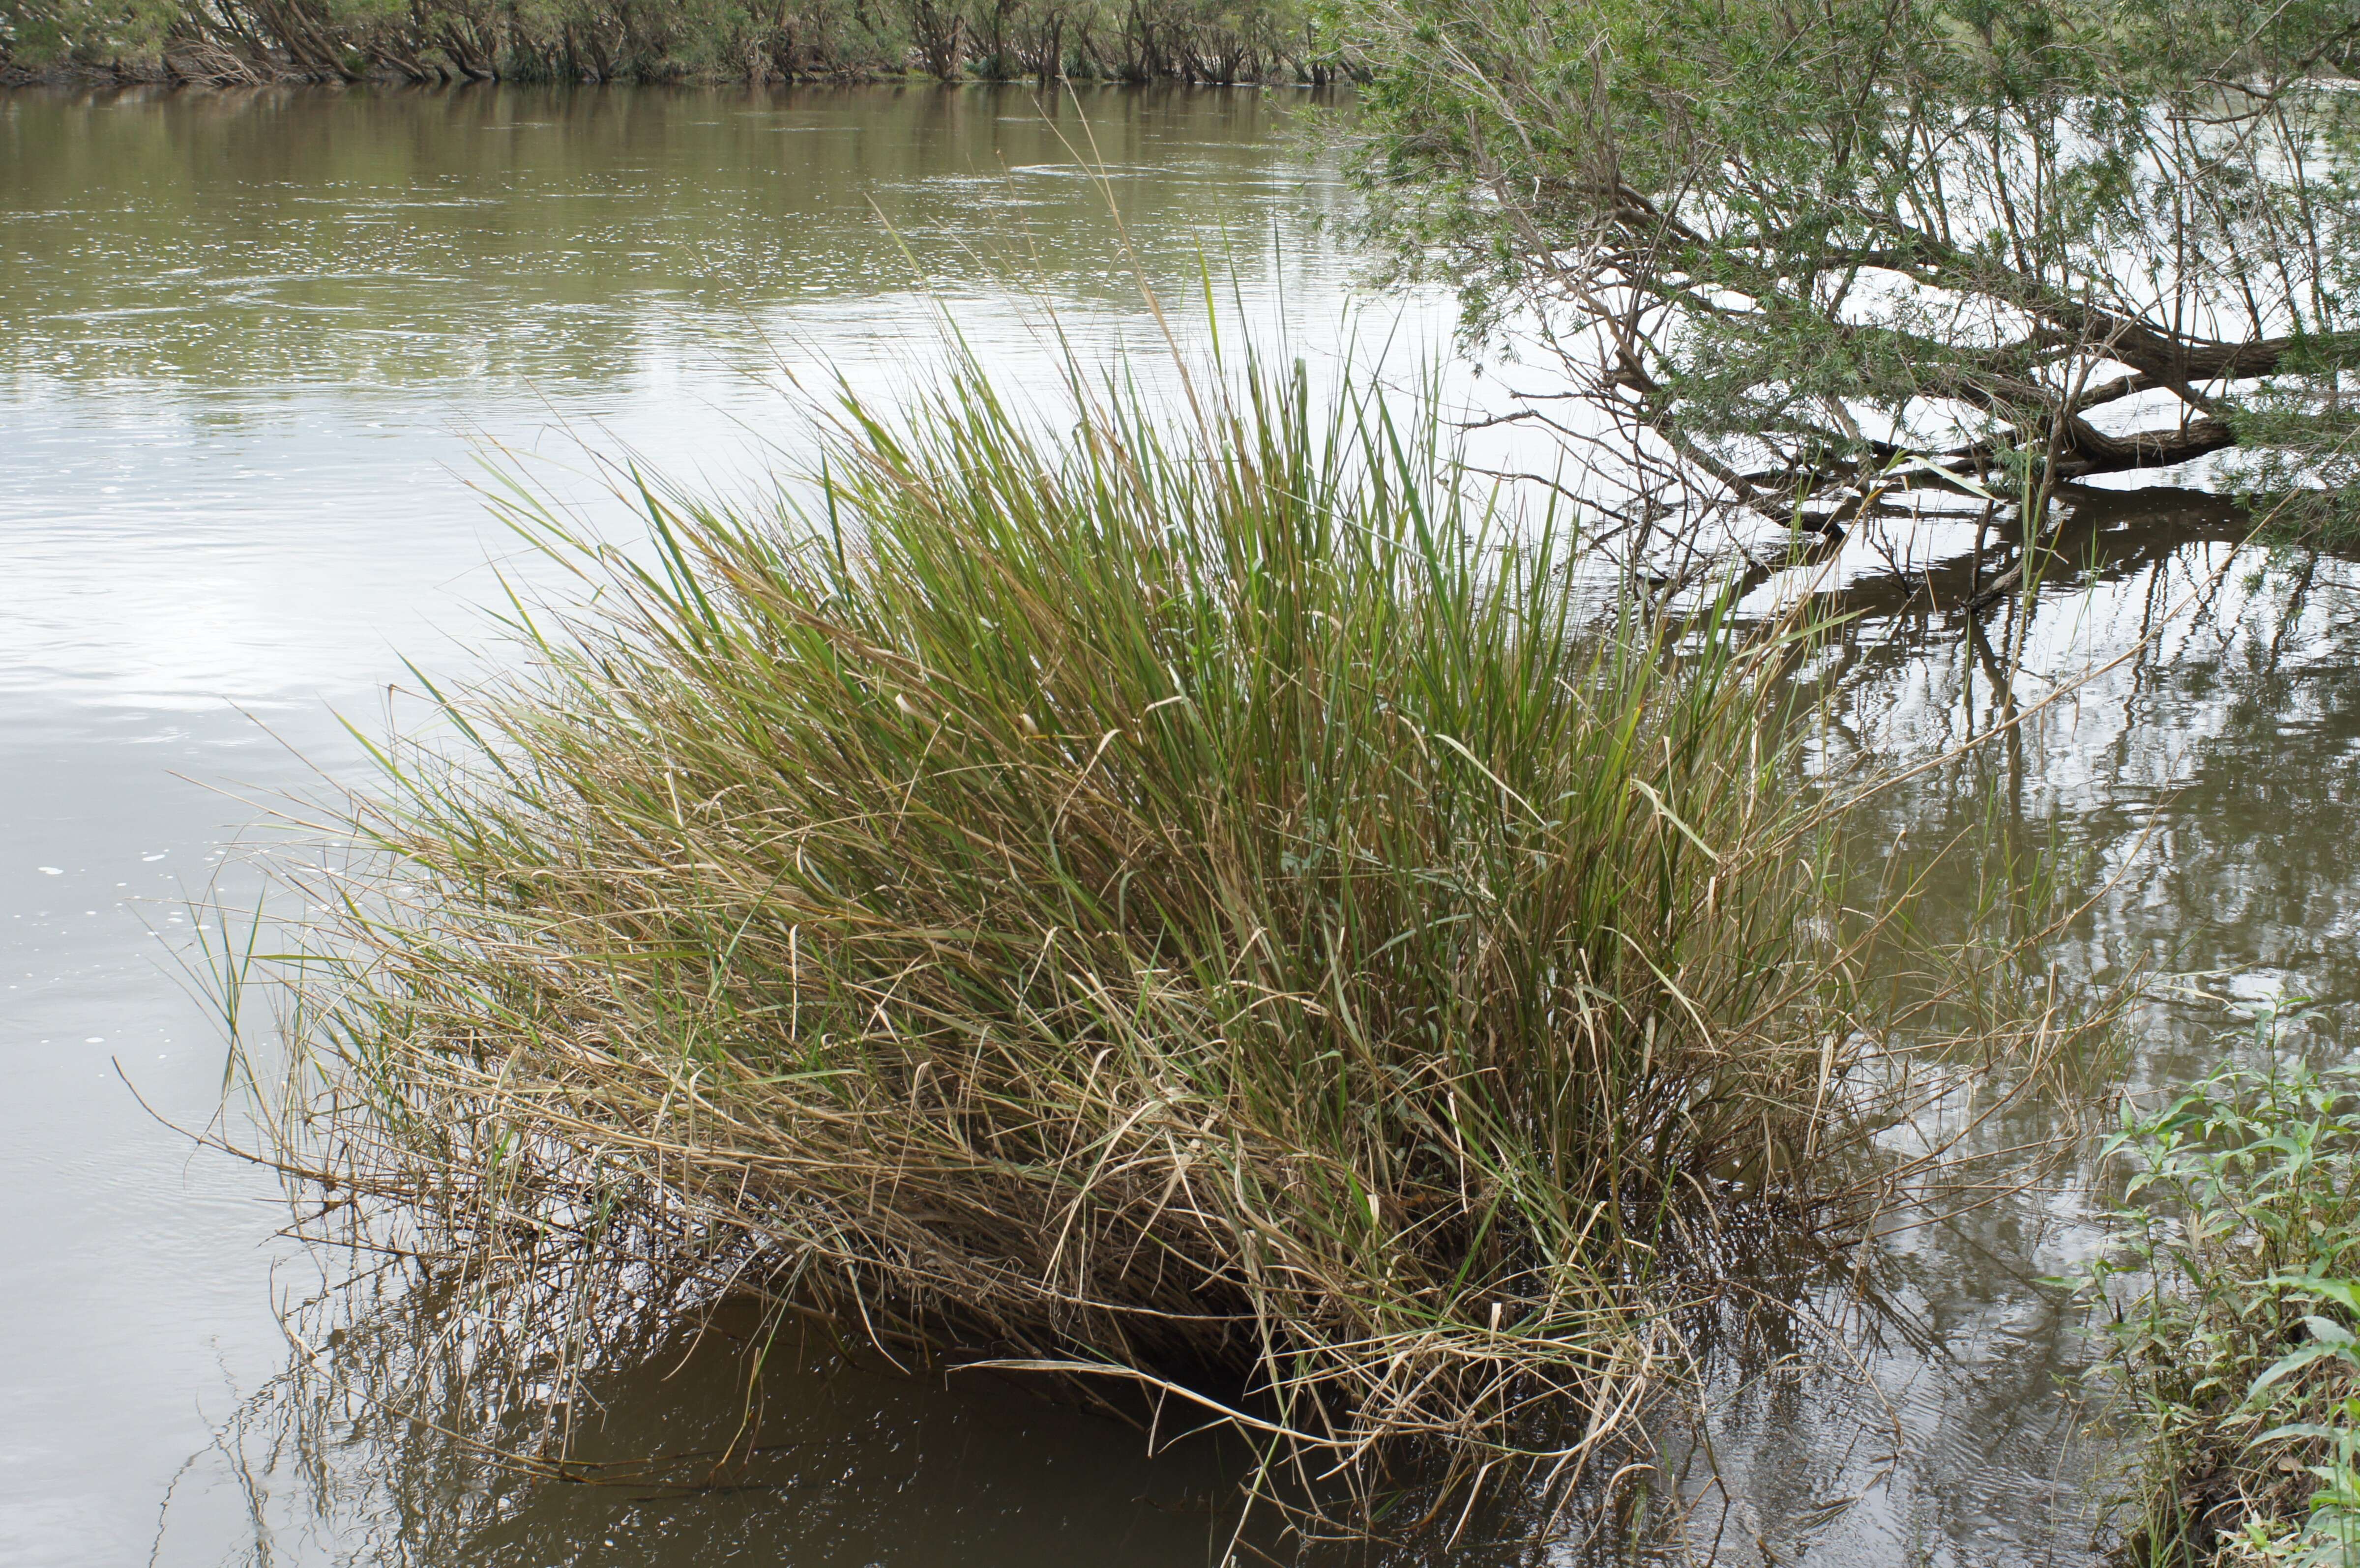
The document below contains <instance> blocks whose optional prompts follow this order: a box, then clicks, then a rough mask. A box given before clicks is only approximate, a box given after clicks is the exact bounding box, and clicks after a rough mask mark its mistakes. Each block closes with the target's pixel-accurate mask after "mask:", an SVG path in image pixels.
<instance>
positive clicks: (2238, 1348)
mask: <svg viewBox="0 0 2360 1568" xmlns="http://www.w3.org/2000/svg"><path fill="white" fill-rule="evenodd" d="M2309 1011H2310V1008H2309V1006H2308V1005H2307V1004H2303V1003H2287V1004H2284V1005H2276V1004H2273V1005H2266V1006H2264V1007H2259V1008H2256V1010H2255V1013H2254V1017H2253V1020H2252V1023H2251V1026H2250V1027H2251V1029H2252V1032H2253V1040H2252V1042H2251V1044H2252V1049H2251V1051H2250V1052H2249V1053H2248V1055H2247V1059H2246V1060H2245V1061H2244V1062H2238V1063H2234V1064H2232V1065H2230V1066H2227V1067H2224V1068H2223V1069H2222V1070H2221V1071H2219V1072H2217V1073H2213V1074H2212V1076H2210V1077H2207V1078H2205V1079H2203V1080H2202V1081H2200V1082H2198V1083H2194V1084H2192V1085H2191V1086H2189V1087H2188V1088H2186V1089H2184V1090H2181V1091H2180V1092H2178V1093H2176V1094H2173V1095H2172V1096H2171V1097H2170V1098H2169V1101H2168V1102H2166V1103H2165V1104H2164V1105H2161V1106H2159V1107H2158V1108H2156V1109H2154V1110H2152V1111H2148V1112H2140V1111H2137V1110H2136V1108H2126V1109H2125V1113H2124V1116H2123V1121H2122V1126H2121V1127H2120V1129H2119V1130H2118V1131H2117V1132H2116V1133H2115V1134H2114V1136H2113V1138H2111V1139H2110V1140H2109V1142H2108V1145H2107V1152H2108V1153H2109V1154H2110V1155H2112V1156H2114V1157H2115V1158H2117V1159H2119V1160H2122V1161H2124V1162H2125V1164H2126V1165H2127V1167H2128V1171H2129V1174H2128V1176H2127V1178H2126V1180H2125V1187H2124V1196H2123V1200H2122V1202H2121V1203H2120V1204H2119V1205H2118V1206H2117V1207H2116V1209H2115V1210H2114V1214H2113V1215H2112V1225H2113V1229H2114V1248H2113V1250H2112V1252H2111V1253H2110V1255H2109V1256H2107V1257H2106V1258H2103V1259H2101V1260H2100V1261H2099V1262H2098V1263H2096V1264H2095V1265H2093V1266H2092V1269H2089V1270H2088V1271H2087V1272H2086V1273H2085V1274H2084V1275H2083V1276H2082V1277H2081V1280H2080V1281H2079V1283H2080V1285H2081V1288H2082V1289H2083V1290H2087V1291H2088V1292H2089V1293H2090V1294H2091V1295H2092V1297H2093V1299H2094V1300H2095V1301H2096V1302H2097V1304H2098V1306H2099V1310H2100V1314H2101V1315H2100V1321H2099V1334H2100V1337H2101V1341H2102V1343H2103V1345H2104V1347H2105V1352H2106V1354H2105V1356H2104V1358H2103V1360H2102V1361H2101V1362H2100V1363H2099V1364H2098V1365H2097V1366H2096V1367H2094V1368H2093V1374H2092V1375H2093V1377H2094V1378H2095V1380H2096V1381H2097V1382H2098V1383H2099V1384H2100V1385H2101V1386H2102V1388H2104V1389H2105V1390H2106V1391H2107V1392H2109V1393H2110V1394H2111V1395H2113V1396H2114V1399H2116V1401H2117V1402H2118V1404H2119V1406H2120V1407H2121V1415H2122V1418H2123V1419H2124V1420H2125V1421H2126V1422H2127V1425H2128V1427H2129V1429H2130V1431H2131V1432H2133V1433H2134V1434H2135V1435H2136V1438H2137V1440H2138V1441H2137V1443H2136V1445H2135V1446H2134V1448H2133V1449H2132V1451H2131V1453H2132V1467H2131V1470H2130V1474H2129V1476H2128V1479H2129V1481H2130V1483H2131V1485H2130V1486H2129V1489H2128V1493H2127V1496H2126V1497H2125V1498H2124V1499H2123V1500H2122V1501H2121V1503H2120V1504H2119V1505H2118V1508H2117V1514H2116V1517H2117V1519H2118V1521H2119V1522H2118V1528H2119V1530H2120V1531H2121V1533H2122V1535H2123V1537H2124V1544H2125V1552H2126V1554H2127V1556H2128V1558H2129V1560H2130V1561H2132V1562H2135V1563H2155V1564H2163V1563H2193V1564H2205V1563H2287V1564H2300V1565H2301V1568H2327V1565H2333V1568H2344V1565H2347V1564H2350V1563H2360V1350H2355V1325H2360V1269H2355V1256H2354V1254H2355V1247H2360V1071H2355V1069H2353V1068H2351V1067H2349V1066H2335V1067H2329V1068H2326V1069H2322V1070H2312V1069H2311V1068H2308V1067H2304V1066H2301V1065H2300V1064H2289V1057H2288V1054H2287V1052H2286V1051H2284V1049H2283V1048H2284V1044H2285V1040H2286V1037H2287V1036H2288V1034H2289V1027H2290V1026H2291V1025H2293V1024H2295V1023H2296V1022H2298V1021H2299V1020H2300V1018H2302V1017H2303V1016H2304V1015H2305V1014H2306V1013H2308V1012H2309Z"/></svg>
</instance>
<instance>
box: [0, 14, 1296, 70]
mask: <svg viewBox="0 0 2360 1568" xmlns="http://www.w3.org/2000/svg"><path fill="white" fill-rule="evenodd" d="M1341 69H1342V68H1341V64H1340V61H1339V60H1338V57H1337V55H1336V53H1335V51H1334V50H1333V49H1330V48H1328V47H1327V45H1326V44H1325V43H1324V42H1323V38H1322V29H1320V28H1319V27H1317V26H1316V25H1315V23H1314V21H1313V19H1312V15H1311V13H1310V12H1309V10H1307V9H1306V7H1305V6H1304V5H1301V4H1299V3H1298V0H0V79H6V78H9V77H15V78H18V79H22V78H26V77H38V76H43V75H49V74H84V75H90V74H96V75H100V76H111V77H115V78H117V79H122V80H134V81H159V82H197V83H207V84H212V85H217V86H230V85H237V84H246V83H258V82H360V81H367V80H384V79H395V80H402V81H408V82H486V81H507V82H659V81H673V80H682V79H690V78H705V79H716V78H737V79H741V80H750V81H757V82H761V81H803V80H826V79H862V78H876V77H885V76H894V75H905V74H912V73H916V74H924V75H929V76H933V77H936V78H939V79H941V80H943V81H945V82H949V81H956V80H960V79H964V78H976V79H984V80H1002V81H1005V80H1017V79H1034V80H1043V81H1055V80H1061V79H1095V80H1102V81H1121V82H1151V81H1177V82H1208V83H1228V82H1264V81H1272V80H1283V81H1295V82H1314V83H1317V82H1327V81H1329V80H1332V79H1334V78H1335V77H1337V76H1338V74H1340V73H1341Z"/></svg>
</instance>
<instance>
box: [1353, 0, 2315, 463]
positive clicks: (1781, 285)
mask: <svg viewBox="0 0 2360 1568" xmlns="http://www.w3.org/2000/svg"><path fill="white" fill-rule="evenodd" d="M1345 12H1346V16H1347V17H1348V18H1349V20H1348V22H1347V27H1348V28H1349V36H1350V38H1351V40H1352V43H1353V46H1354V47H1355V49H1358V50H1359V51H1360V56H1361V58H1362V59H1363V60H1365V61H1366V62H1367V63H1368V64H1369V65H1370V66H1371V68H1372V70H1373V71H1374V73H1375V74H1374V80H1373V82H1372V84H1371V89H1370V91H1369V93H1368V94H1367V95H1366V98H1367V104H1368V109H1369V120H1368V133H1369V134H1368V138H1367V140H1366V142H1365V145H1364V147H1363V152H1362V156H1361V158H1360V166H1359V167H1360V176H1361V179H1362V181H1363V183H1364V185H1365V187H1366V188H1367V190H1368V191H1369V192H1370V193H1371V197H1372V198H1373V200H1374V201H1375V217H1376V223H1377V227H1378V228H1379V230H1380V231H1381V232H1382V233H1383V234H1385V235H1387V236H1388V237H1389V238H1390V239H1391V240H1392V241H1393V244H1394V245H1395V247H1396V248H1395V254H1396V256H1398V258H1399V260H1400V262H1401V264H1402V266H1403V267H1404V269H1406V270H1412V271H1417V270H1437V269H1438V270H1439V271H1441V272H1442V273H1443V274H1445V275H1446V276H1448V277H1449V278H1453V279H1455V280H1456V281H1457V283H1458V284H1459V287H1460V289H1461V290H1462V292H1463V295H1464V298H1465V299H1466V300H1467V303H1468V307H1469V310H1470V318H1471V320H1472V321H1474V322H1475V323H1476V324H1477V325H1478V326H1479V327H1480V326H1485V325H1491V324H1495V323H1497V322H1498V321H1501V320H1502V318H1503V317H1505V316H1507V315H1508V314H1510V313H1511V312H1513V311H1515V310H1521V309H1524V308H1527V307H1535V308H1538V309H1539V310H1541V311H1542V312H1543V314H1544V316H1545V317H1546V320H1547V321H1548V323H1549V325H1550V327H1551V330H1552V331H1554V332H1557V334H1558V340H1557V341H1558V342H1559V343H1560V344H1561V346H1562V347H1563V349H1564V351H1565V352H1566V353H1567V354H1568V359H1569V360H1571V361H1574V362H1576V363H1577V364H1578V365H1579V366H1580V367H1581V368H1582V369H1583V370H1584V372H1585V375H1586V378H1587V382H1588V385H1589V386H1590V388H1591V390H1592V394H1593V396H1594V397H1596V398H1597V399H1598V400H1599V401H1600V403H1601V405H1603V406H1604V407H1606V408H1610V409H1611V410H1612V412H1613V415H1614V417H1615V418H1616V419H1618V421H1619V422H1620V423H1621V424H1622V427H1624V428H1626V429H1630V430H1636V431H1639V432H1643V433H1644V436H1645V437H1646V439H1647V440H1648V441H1653V442H1655V443H1658V444H1657V446H1656V447H1655V450H1657V451H1661V450H1663V448H1664V446H1666V445H1668V447H1669V448H1670V449H1671V450H1672V451H1673V452H1676V453H1677V455H1678V457H1679V458H1680V460H1681V461H1682V462H1683V463H1685V464H1686V465H1687V467H1688V470H1689V471H1690V472H1691V473H1692V474H1697V475H1699V482H1710V485H1711V486H1713V487H1715V488H1716V489H1717V490H1718V491H1719V492H1720V493H1721V494H1724V495H1734V496H1735V497H1737V498H1739V499H1742V500H1747V501H1749V502H1752V501H1759V500H1763V499H1764V498H1765V497H1766V496H1767V495H1770V494H1771V493H1772V492H1776V491H1785V492H1791V491H1792V490H1793V488H1794V487H1795V486H1796V485H1797V484H1805V483H1808V484H1820V485H1831V484H1838V483H1850V484H1853V485H1859V486H1863V487H1865V486H1871V485H1874V484H1875V483H1876V482H1877V480H1878V477H1879V476H1880V475H1881V474H1883V472H1884V470H1885V465H1887V464H1889V463H1891V462H1892V461H1893V460H1894V459H1895V458H1896V456H1900V455H1904V454H1912V455H1924V456H1929V457H1931V458H1932V459H1933V460H1934V461H1935V463H1936V464H1937V466H1938V467H1939V468H1940V469H1941V470H1942V471H1944V472H1946V473H1947V474H1951V475H1954V476H1956V477H1958V478H1961V479H1972V478H1976V477H1978V476H1981V477H1983V478H1985V479H1990V478H1993V477H2000V478H2005V479H2010V480H2013V481H2015V482H2016V483H2017V484H2019V485H2024V486H2026V487H2027V489H2037V488H2038V487H2039V486H2040V485H2044V484H2046V483H2048V482H2050V481H2052V480H2054V479H2060V478H2073V477H2078V476H2081V475H2086V474H2094V473H2103V472H2111V471H2114V470H2119V469H2125V468H2134V467H2152V466H2157V465H2158V464H2163V463H2176V462H2181V461H2186V460H2188V459H2191V458H2194V457H2198V456H2202V455H2204V454H2206V453H2209V452H2214V451H2218V450H2221V449H2223V448H2224V447H2226V446H2229V445H2231V444H2234V443H2235V442H2238V441H2256V442H2257V443H2261V444H2263V445H2265V446H2267V448H2268V449H2269V450H2271V451H2274V452H2281V453H2286V454H2291V455H2292V456H2295V457H2302V456H2304V455H2306V454H2307V455H2308V456H2310V457H2313V458H2315V457H2317V456H2318V455H2320V454H2321V453H2322V452H2328V451H2331V450H2337V449H2339V447H2340V445H2341V443H2347V442H2348V441H2350V439H2351V437H2352V435H2353V432H2354V431H2355V429H2360V425H2356V424H2355V419H2354V416H2353V405H2352V397H2353V392H2354V385H2353V382H2352V380H2351V377H2352V376H2353V375H2354V373H2355V366H2360V318H2355V310H2360V293H2356V292H2355V288H2356V287H2360V171H2356V170H2355V161H2354V153H2355V146H2360V142H2356V141H2355V136H2356V135H2360V95H2355V94H2354V93H2348V92H2343V91H2338V90H2336V86H2337V84H2336V83H2335V82H2333V81H2331V80H2328V79H2329V78H2333V77H2334V76H2336V75H2337V74H2338V73H2339V72H2344V71H2349V70H2352V69H2355V68H2360V21H2355V16H2354V13H2353V11H2352V8H2351V7H2350V6H2349V5H2346V4H2343V3H2342V0H2296V3H2294V4H2289V5H2278V4H2275V3H2271V0H2175V3H2171V4H2146V3H2139V4H2103V3H2097V0H1972V3H1965V4H1961V3H1958V0H1902V3H1900V4H1887V3H1885V0H1830V3H1829V4H1826V5H1810V6H1784V5H1732V4H1727V3H1725V0H1436V3H1433V4H1426V3H1419V4H1414V5H1412V4H1398V3H1396V0H1360V3H1358V4H1353V5H1347V6H1346V8H1345ZM2134 409H2136V410H2137V417H2136V419H2135V420H2131V421H2129V424H2130V428H2124V425H2125V419H2123V418H2121V417H2120V416H2127V415H2129V414H2130V413H2131V412H2132V410H2134ZM2101 410H2103V412H2100V411H2101ZM2093 416H2095V417H2093ZM2300 467H2301V468H2302V470H2303V472H2304V473H2305V474H2306V475H2307V476H2309V477H2310V478H2311V480H2312V481H2313V482H2316V481H2317V480H2319V479H2320V478H2322V477H2324V478H2325V479H2326V480H2327V482H2328V483H2330V484H2333V485H2345V484H2348V482H2349V478H2350V475H2349V473H2348V471H2346V470H2344V469H2339V468H2334V467H2333V465H2329V466H2327V467H2326V468H2325V469H2322V466H2321V465H2320V464H2319V463H2301V464H2300ZM2274 472H2275V471H2274Z"/></svg>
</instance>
